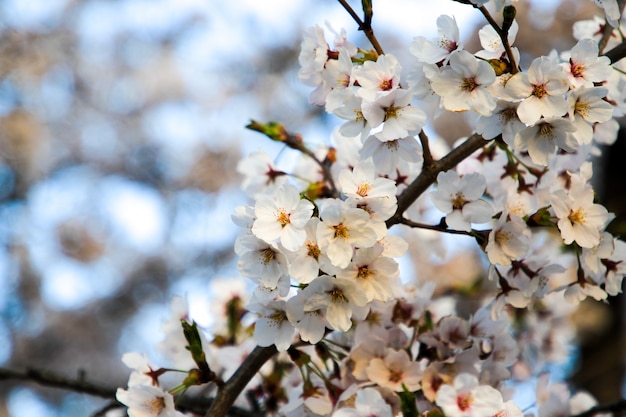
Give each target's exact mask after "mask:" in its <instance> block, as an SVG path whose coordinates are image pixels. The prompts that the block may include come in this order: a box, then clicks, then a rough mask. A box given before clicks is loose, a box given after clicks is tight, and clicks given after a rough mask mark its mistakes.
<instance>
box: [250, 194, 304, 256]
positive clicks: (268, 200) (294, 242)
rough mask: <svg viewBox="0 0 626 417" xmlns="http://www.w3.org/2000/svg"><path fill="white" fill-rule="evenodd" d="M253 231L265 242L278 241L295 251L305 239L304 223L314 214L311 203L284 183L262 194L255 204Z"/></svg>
mask: <svg viewBox="0 0 626 417" xmlns="http://www.w3.org/2000/svg"><path fill="white" fill-rule="evenodd" d="M254 213H255V215H256V220H255V221H254V224H253V225H252V233H254V235H255V236H256V237H258V238H259V239H262V240H264V241H266V242H268V243H272V242H276V241H280V243H281V244H282V245H283V246H284V247H285V249H287V250H291V251H295V250H298V249H299V248H300V247H301V246H302V245H303V244H304V241H305V239H306V232H305V231H304V226H305V225H306V224H307V221H308V220H309V219H310V218H311V215H312V214H313V203H311V202H310V201H308V200H304V199H302V198H300V193H299V192H298V189H297V188H296V187H294V186H292V185H288V184H287V185H284V186H282V187H280V188H279V189H278V190H276V191H274V193H273V194H272V195H261V196H259V197H258V198H257V200H256V204H255V206H254Z"/></svg>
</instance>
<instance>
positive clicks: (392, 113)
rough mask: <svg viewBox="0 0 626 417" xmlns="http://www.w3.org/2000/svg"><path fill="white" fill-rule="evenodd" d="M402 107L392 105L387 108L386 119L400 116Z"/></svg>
mask: <svg viewBox="0 0 626 417" xmlns="http://www.w3.org/2000/svg"><path fill="white" fill-rule="evenodd" d="M400 109H401V107H394V106H390V107H387V108H385V121H387V120H389V119H395V118H396V117H398V111H400Z"/></svg>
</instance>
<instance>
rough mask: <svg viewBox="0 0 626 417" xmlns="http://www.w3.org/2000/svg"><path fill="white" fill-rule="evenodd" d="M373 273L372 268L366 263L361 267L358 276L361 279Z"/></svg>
mask: <svg viewBox="0 0 626 417" xmlns="http://www.w3.org/2000/svg"><path fill="white" fill-rule="evenodd" d="M372 275H373V272H372V270H371V269H369V268H368V266H367V265H365V266H362V267H359V270H358V272H357V274H356V277H357V278H359V279H368V278H369V277H370V276H372Z"/></svg>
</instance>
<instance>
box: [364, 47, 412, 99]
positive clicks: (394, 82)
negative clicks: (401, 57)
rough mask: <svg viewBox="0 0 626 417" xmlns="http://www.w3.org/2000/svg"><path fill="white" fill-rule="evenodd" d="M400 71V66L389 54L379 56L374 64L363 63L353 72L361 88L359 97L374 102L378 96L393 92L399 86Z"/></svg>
mask: <svg viewBox="0 0 626 417" xmlns="http://www.w3.org/2000/svg"><path fill="white" fill-rule="evenodd" d="M401 71H402V66H400V63H399V62H398V59H397V58H396V57H395V56H393V55H391V54H385V55H380V56H379V57H378V59H377V60H376V62H374V61H365V62H364V63H363V65H362V66H360V67H356V68H355V69H354V71H353V76H354V78H355V80H356V81H357V82H358V85H359V86H360V87H361V88H360V89H359V95H360V96H361V97H363V98H365V99H366V100H369V101H374V100H376V97H377V96H378V94H381V93H383V94H384V93H388V92H390V91H393V90H395V89H396V88H398V87H399V85H400V73H401Z"/></svg>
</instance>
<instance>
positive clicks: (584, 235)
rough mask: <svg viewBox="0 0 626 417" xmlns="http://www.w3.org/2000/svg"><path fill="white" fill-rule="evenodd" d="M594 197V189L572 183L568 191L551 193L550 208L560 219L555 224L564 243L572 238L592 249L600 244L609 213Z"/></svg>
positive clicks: (572, 240)
mask: <svg viewBox="0 0 626 417" xmlns="http://www.w3.org/2000/svg"><path fill="white" fill-rule="evenodd" d="M593 199H594V193H593V189H592V188H591V187H590V186H588V185H586V184H580V183H575V184H573V185H572V188H571V189H570V190H569V192H566V191H564V190H557V191H555V192H554V196H553V198H552V199H551V203H552V208H553V210H554V213H555V214H556V216H557V218H558V219H559V221H558V226H559V230H560V231H561V236H562V237H563V242H564V243H565V244H568V245H569V244H570V243H572V242H574V241H575V242H576V243H577V244H578V245H580V246H581V247H583V248H592V247H594V246H596V245H598V244H599V243H600V236H601V231H602V229H603V228H604V227H605V226H606V223H607V222H608V220H609V213H608V211H607V209H606V208H604V206H602V205H600V204H595V203H594V202H593Z"/></svg>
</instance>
